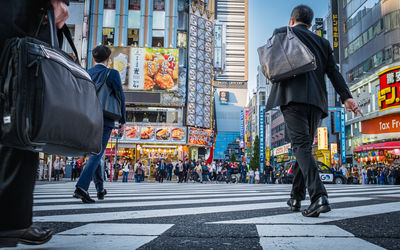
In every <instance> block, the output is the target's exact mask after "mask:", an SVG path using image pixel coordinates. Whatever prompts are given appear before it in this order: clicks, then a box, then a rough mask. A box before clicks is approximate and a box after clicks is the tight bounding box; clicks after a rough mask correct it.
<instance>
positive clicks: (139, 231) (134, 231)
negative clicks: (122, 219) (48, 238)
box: [59, 223, 174, 236]
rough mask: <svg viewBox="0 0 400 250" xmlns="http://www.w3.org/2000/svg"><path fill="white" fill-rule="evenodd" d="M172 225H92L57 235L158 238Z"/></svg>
mask: <svg viewBox="0 0 400 250" xmlns="http://www.w3.org/2000/svg"><path fill="white" fill-rule="evenodd" d="M173 225H174V224H122V223H120V224H119V223H92V224H87V225H84V226H81V227H76V228H73V229H70V230H67V231H64V232H61V233H59V235H119V236H120V235H124V236H127V235H130V236H140V235H141V236H159V235H161V234H162V233H164V232H165V231H167V230H168V229H170V228H171V227H172V226H173Z"/></svg>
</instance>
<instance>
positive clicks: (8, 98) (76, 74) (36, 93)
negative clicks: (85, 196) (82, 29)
mask: <svg viewBox="0 0 400 250" xmlns="http://www.w3.org/2000/svg"><path fill="white" fill-rule="evenodd" d="M48 16H49V26H50V33H51V34H50V35H51V45H49V44H47V43H44V42H42V41H40V40H37V39H35V38H31V37H24V38H12V39H9V40H7V41H6V45H5V46H4V48H3V51H2V54H1V57H0V144H3V145H5V146H10V147H15V148H20V149H25V150H31V151H37V152H45V153H48V154H57V155H66V156H80V155H86V154H97V153H99V152H100V151H101V141H102V134H103V111H102V107H101V105H100V102H99V100H98V98H97V95H96V88H95V85H94V83H93V82H92V80H91V78H90V76H89V74H88V73H87V72H86V71H85V70H84V69H83V68H82V67H81V66H80V65H79V64H78V63H76V62H75V61H74V60H72V58H71V57H70V56H69V55H68V54H66V53H64V52H63V51H61V50H60V49H58V48H57V47H58V46H55V44H58V42H57V36H56V28H55V23H54V16H53V13H52V12H50V11H49V13H48ZM62 30H63V31H64V35H65V36H66V37H67V40H68V42H69V43H70V45H71V47H72V48H73V50H74V52H75V54H76V56H77V53H76V48H75V46H74V44H73V42H72V38H71V34H70V33H69V30H67V27H66V26H64V28H63V29H62Z"/></svg>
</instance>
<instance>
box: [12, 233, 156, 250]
mask: <svg viewBox="0 0 400 250" xmlns="http://www.w3.org/2000/svg"><path fill="white" fill-rule="evenodd" d="M156 238H157V236H114V235H112V236H109V235H98V236H97V235H96V236H91V235H89V236H86V235H84V236H81V235H79V236H66V235H55V236H53V238H52V239H51V240H50V241H49V242H47V243H46V244H43V245H40V246H28V245H21V244H19V245H18V249H43V250H47V249H82V250H99V249H118V250H132V249H137V248H139V247H141V246H143V245H145V244H147V243H149V242H150V241H152V240H154V239H156ZM5 249H8V248H5ZM9 249H15V248H9Z"/></svg>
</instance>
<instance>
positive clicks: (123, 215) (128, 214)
mask: <svg viewBox="0 0 400 250" xmlns="http://www.w3.org/2000/svg"><path fill="white" fill-rule="evenodd" d="M365 200H370V198H368V197H341V198H333V199H331V203H339V202H349V201H365ZM285 206H286V203H285V202H270V203H254V204H240V205H223V206H206V207H190V208H166V209H153V210H140V211H121V212H106V213H86V214H63V215H51V216H38V217H34V221H35V222H94V221H112V220H123V219H139V218H154V217H169V216H182V215H193V214H196V215H197V214H208V213H223V212H234V211H249V210H260V209H271V208H280V207H285Z"/></svg>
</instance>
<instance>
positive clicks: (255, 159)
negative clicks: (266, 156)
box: [250, 135, 260, 170]
mask: <svg viewBox="0 0 400 250" xmlns="http://www.w3.org/2000/svg"><path fill="white" fill-rule="evenodd" d="M250 168H251V169H253V170H256V169H257V168H260V139H258V135H256V138H255V139H254V144H253V154H252V157H251V160H250Z"/></svg>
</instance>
